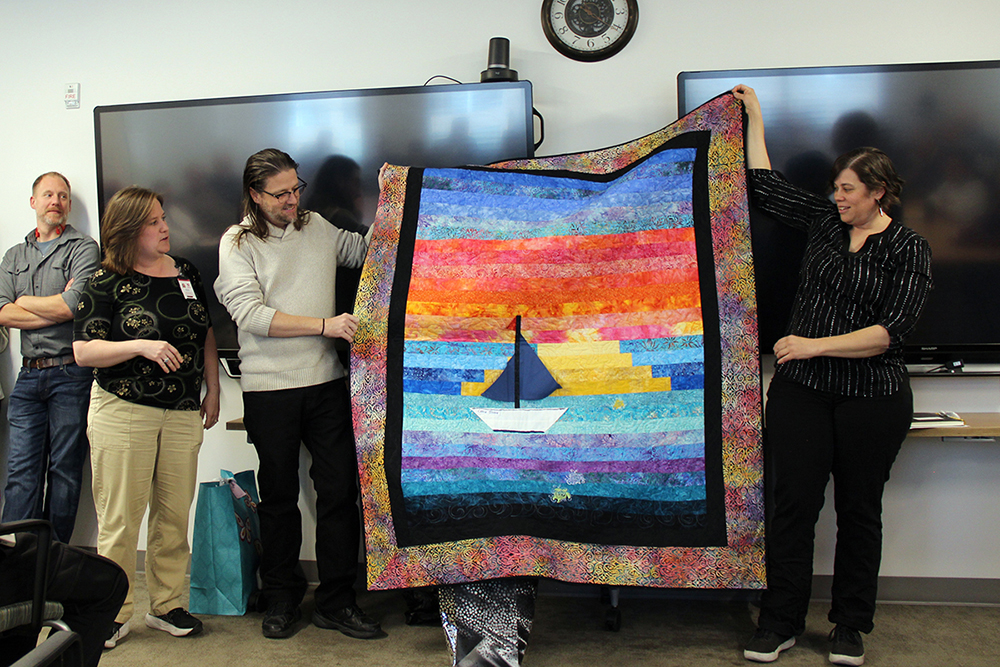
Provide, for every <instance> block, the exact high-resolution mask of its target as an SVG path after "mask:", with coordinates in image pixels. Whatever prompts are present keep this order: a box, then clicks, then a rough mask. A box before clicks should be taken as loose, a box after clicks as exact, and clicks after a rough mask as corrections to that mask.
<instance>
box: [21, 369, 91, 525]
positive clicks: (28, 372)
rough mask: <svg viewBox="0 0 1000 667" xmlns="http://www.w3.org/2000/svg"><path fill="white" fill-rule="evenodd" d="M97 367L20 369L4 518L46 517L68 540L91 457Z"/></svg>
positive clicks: (74, 521)
mask: <svg viewBox="0 0 1000 667" xmlns="http://www.w3.org/2000/svg"><path fill="white" fill-rule="evenodd" d="M93 381H94V374H93V369H91V368H83V367H80V366H77V365H76V364H66V365H64V366H56V367H54V368H40V369H39V368H34V369H32V368H22V369H21V371H20V372H19V373H18V375H17V382H16V383H15V384H14V390H13V391H12V392H11V395H10V403H9V405H8V406H7V420H8V421H9V422H10V448H9V451H8V453H7V488H6V489H5V490H4V505H3V520H4V521H20V520H22V519H48V520H49V521H51V522H52V529H53V532H54V535H53V537H54V538H55V539H56V540H58V541H60V542H69V538H70V535H72V534H73V525H74V524H75V523H76V508H77V505H78V504H79V502H80V486H81V484H82V478H83V462H84V459H85V458H86V455H87V448H88V445H87V406H88V405H89V403H90V386H91V384H92V383H93Z"/></svg>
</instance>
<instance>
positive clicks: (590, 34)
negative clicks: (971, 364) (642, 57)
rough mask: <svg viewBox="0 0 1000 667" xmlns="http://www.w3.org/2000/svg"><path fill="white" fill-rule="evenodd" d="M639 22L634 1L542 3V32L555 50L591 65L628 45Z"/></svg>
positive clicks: (555, 0) (548, 0) (554, 0)
mask: <svg viewBox="0 0 1000 667" xmlns="http://www.w3.org/2000/svg"><path fill="white" fill-rule="evenodd" d="M638 23H639V5H638V2H637V0H544V1H543V2H542V30H544V31H545V37H546V38H548V40H549V43H550V44H552V46H553V47H555V49H556V51H558V52H559V53H561V54H563V55H564V56H567V57H569V58H573V59H574V60H582V61H586V62H593V61H595V60H604V59H605V58H610V57H611V56H613V55H615V54H616V53H618V52H619V51H621V50H622V49H623V48H625V45H626V44H628V42H629V40H630V39H632V35H634V34H635V27H636V25H637V24H638Z"/></svg>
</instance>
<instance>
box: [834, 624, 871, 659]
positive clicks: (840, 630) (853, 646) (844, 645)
mask: <svg viewBox="0 0 1000 667" xmlns="http://www.w3.org/2000/svg"><path fill="white" fill-rule="evenodd" d="M830 642H831V643H830V662H832V663H833V664H835V665H854V667H858V665H863V664H865V644H864V642H863V641H861V633H860V632H858V631H857V630H855V629H854V628H849V627H847V626H846V625H838V626H837V627H835V628H834V629H833V630H831V631H830Z"/></svg>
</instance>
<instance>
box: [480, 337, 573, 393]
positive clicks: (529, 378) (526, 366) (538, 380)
mask: <svg viewBox="0 0 1000 667" xmlns="http://www.w3.org/2000/svg"><path fill="white" fill-rule="evenodd" d="M520 319H521V318H520V317H518V318H517V331H516V333H515V337H516V339H517V349H516V350H515V351H514V355H513V356H512V357H511V358H510V360H509V361H508V362H507V367H506V368H504V370H503V373H501V374H500V377H498V378H497V379H496V382H494V383H493V384H491V385H490V386H489V388H488V389H487V390H486V391H484V392H483V396H485V397H486V398H489V399H492V400H494V401H504V402H506V403H514V407H520V405H519V403H520V399H523V400H525V401H538V400H541V399H543V398H545V397H546V396H548V395H549V394H551V393H552V392H554V391H555V390H556V389H560V388H561V385H560V384H559V383H558V382H556V381H555V378H553V377H552V374H551V373H549V369H547V368H546V367H545V364H543V363H542V360H541V359H539V358H538V354H536V353H535V350H534V348H533V347H531V345H529V344H528V341H526V340H525V339H524V336H522V335H521V321H520Z"/></svg>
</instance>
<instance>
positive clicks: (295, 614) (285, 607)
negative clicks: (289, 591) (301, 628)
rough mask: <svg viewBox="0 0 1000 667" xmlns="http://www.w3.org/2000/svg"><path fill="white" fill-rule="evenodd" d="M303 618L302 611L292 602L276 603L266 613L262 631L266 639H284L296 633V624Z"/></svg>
mask: <svg viewBox="0 0 1000 667" xmlns="http://www.w3.org/2000/svg"><path fill="white" fill-rule="evenodd" d="M300 618H302V611H301V610H300V609H299V606H298V605H297V604H292V603H291V602H275V603H274V604H272V605H270V606H269V607H268V608H267V611H266V612H265V613H264V622H263V623H261V631H262V632H263V633H264V636H265V637H269V638H271V639H284V638H285V637H291V636H292V634H294V632H295V624H296V623H297V622H298V620H299V619H300Z"/></svg>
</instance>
